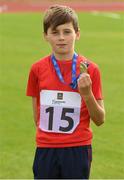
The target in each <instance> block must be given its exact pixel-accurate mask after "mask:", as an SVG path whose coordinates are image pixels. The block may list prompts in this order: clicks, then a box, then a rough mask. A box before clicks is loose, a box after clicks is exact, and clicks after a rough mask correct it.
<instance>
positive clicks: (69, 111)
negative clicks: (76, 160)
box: [39, 90, 81, 133]
mask: <svg viewBox="0 0 124 180" xmlns="http://www.w3.org/2000/svg"><path fill="white" fill-rule="evenodd" d="M80 107H81V97H80V95H79V93H77V92H68V91H52V90H42V91H41V92H40V125H39V128H40V129H41V130H43V131H46V132H54V133H72V132H73V131H74V130H75V129H76V127H77V126H78V124H79V122H80Z"/></svg>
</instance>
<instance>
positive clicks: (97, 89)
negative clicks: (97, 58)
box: [92, 66, 103, 100]
mask: <svg viewBox="0 0 124 180" xmlns="http://www.w3.org/2000/svg"><path fill="white" fill-rule="evenodd" d="M92 91H93V94H94V96H95V98H96V99H97V100H101V99H103V96H102V82H101V74H100V70H99V68H98V66H96V67H95V69H94V71H93V76H92Z"/></svg>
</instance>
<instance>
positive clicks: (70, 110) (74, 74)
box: [27, 5, 105, 179]
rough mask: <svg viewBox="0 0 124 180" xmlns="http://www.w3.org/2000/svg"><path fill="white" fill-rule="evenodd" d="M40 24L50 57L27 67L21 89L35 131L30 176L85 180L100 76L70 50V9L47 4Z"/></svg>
mask: <svg viewBox="0 0 124 180" xmlns="http://www.w3.org/2000/svg"><path fill="white" fill-rule="evenodd" d="M43 25H44V37H45V39H46V41H48V43H49V44H50V45H51V48H52V53H51V55H49V56H47V57H44V58H42V59H41V60H40V61H38V62H36V63H34V64H33V65H32V67H31V70H30V74H29V80H28V85H27V96H31V97H32V102H33V113H34V121H35V124H36V131H37V133H36V144H37V148H36V154H35V159H34V164H33V173H34V178H35V179H45V178H47V179H50V178H52V179H54V178H58V179H59V178H62V179H67V178H68V179H72V178H73V179H88V178H89V174H90V165H91V160H92V147H91V143H92V131H91V129H90V119H92V120H93V122H94V123H95V124H96V125H97V126H100V125H101V124H102V123H103V122H104V116H105V110H104V105H103V100H102V92H101V79H100V72H99V69H98V67H97V65H96V64H94V63H93V62H91V61H88V60H87V59H86V58H85V57H83V56H80V55H77V53H76V52H75V51H74V46H75V41H76V40H78V39H79V37H80V32H79V27H78V18H77V15H76V13H75V12H74V10H72V9H71V8H69V7H66V6H61V5H54V6H51V7H50V8H49V9H48V10H47V11H46V14H45V16H44V21H43ZM81 63H84V64H85V65H83V66H84V69H85V71H82V69H81V67H80V66H81V65H82V64H81ZM82 72H83V73H82Z"/></svg>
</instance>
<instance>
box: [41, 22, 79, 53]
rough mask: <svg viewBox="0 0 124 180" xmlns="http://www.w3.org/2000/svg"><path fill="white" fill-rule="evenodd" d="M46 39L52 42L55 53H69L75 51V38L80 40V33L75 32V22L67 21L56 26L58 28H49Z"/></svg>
mask: <svg viewBox="0 0 124 180" xmlns="http://www.w3.org/2000/svg"><path fill="white" fill-rule="evenodd" d="M44 36H45V39H46V40H47V41H48V42H49V43H50V45H51V47H52V50H53V52H54V53H55V54H58V55H59V54H60V55H62V54H63V55H65V54H66V55H68V54H71V53H74V45H75V40H78V39H79V37H80V33H79V31H78V32H75V30H74V27H73V24H72V23H71V22H70V23H65V24H62V25H59V26H57V27H56V29H54V30H53V29H52V28H51V27H49V28H48V31H47V34H44Z"/></svg>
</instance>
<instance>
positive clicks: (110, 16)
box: [91, 11, 121, 19]
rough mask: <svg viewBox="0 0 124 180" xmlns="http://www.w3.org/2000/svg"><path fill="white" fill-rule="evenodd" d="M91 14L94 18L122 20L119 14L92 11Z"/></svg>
mask: <svg viewBox="0 0 124 180" xmlns="http://www.w3.org/2000/svg"><path fill="white" fill-rule="evenodd" d="M91 14H92V15H94V16H105V17H109V18H113V19H121V16H120V14H117V13H109V12H99V11H92V12H91Z"/></svg>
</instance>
